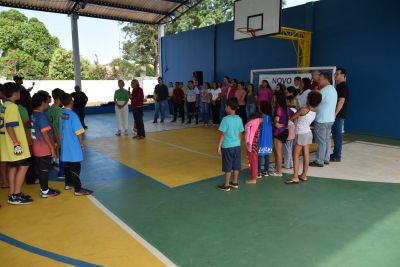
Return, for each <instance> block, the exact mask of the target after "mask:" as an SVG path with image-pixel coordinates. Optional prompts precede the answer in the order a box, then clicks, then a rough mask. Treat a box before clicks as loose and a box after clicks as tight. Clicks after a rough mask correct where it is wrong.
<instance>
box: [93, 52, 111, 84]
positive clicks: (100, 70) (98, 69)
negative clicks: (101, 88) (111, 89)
mask: <svg viewBox="0 0 400 267" xmlns="http://www.w3.org/2000/svg"><path fill="white" fill-rule="evenodd" d="M106 78H107V69H106V67H105V66H104V65H101V64H100V63H99V58H98V57H97V55H95V60H94V64H91V65H90V66H89V80H105V79H106Z"/></svg>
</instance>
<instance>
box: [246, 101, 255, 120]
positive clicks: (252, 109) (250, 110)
mask: <svg viewBox="0 0 400 267" xmlns="http://www.w3.org/2000/svg"><path fill="white" fill-rule="evenodd" d="M253 113H256V104H247V105H246V114H247V118H249V117H250V115H251V114H253Z"/></svg>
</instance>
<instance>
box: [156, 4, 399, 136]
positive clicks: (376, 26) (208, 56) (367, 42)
mask: <svg viewBox="0 0 400 267" xmlns="http://www.w3.org/2000/svg"><path fill="white" fill-rule="evenodd" d="M399 9H400V1H396V0H380V1H378V0H365V1H362V2H361V1H348V0H347V1H346V0H320V1H318V2H315V3H308V4H306V5H302V6H297V7H293V8H288V9H284V10H283V12H282V26H286V27H294V28H300V29H307V30H311V31H312V32H313V43H312V55H311V61H312V66H331V65H336V66H342V67H345V68H346V69H347V70H348V72H349V76H348V84H349V86H350V90H351V92H350V93H351V97H350V99H349V106H348V118H347V120H346V126H345V127H346V131H349V132H355V133H364V134H370V135H378V136H387V137H396V138H400V119H399V118H398V116H397V112H396V111H397V110H395V108H396V106H397V105H398V104H397V103H398V101H399V99H400V89H399V88H397V84H398V81H397V80H396V79H395V78H397V77H398V76H397V75H396V74H397V73H396V70H397V69H398V68H396V67H395V64H398V63H399V62H400V49H399V43H400V34H398V26H400V20H399V19H398V15H397V11H398V10H399ZM162 49H163V53H164V56H163V74H164V77H165V80H166V81H177V80H179V81H187V80H189V79H191V77H192V72H193V71H195V70H202V71H203V72H204V78H205V81H211V80H213V79H217V80H222V78H223V76H224V75H229V76H231V77H235V78H237V79H239V80H241V81H248V80H249V79H250V77H249V76H250V70H251V69H258V68H278V67H295V66H296V59H295V54H294V49H293V46H292V43H291V42H290V41H287V40H279V39H274V38H270V37H260V38H256V39H251V40H242V41H234V40H233V22H227V23H223V24H218V25H215V26H211V27H207V28H202V29H199V30H194V31H188V32H184V33H180V34H177V35H172V36H166V37H164V38H163V45H162Z"/></svg>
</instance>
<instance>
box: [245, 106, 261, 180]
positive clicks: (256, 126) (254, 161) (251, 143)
mask: <svg viewBox="0 0 400 267" xmlns="http://www.w3.org/2000/svg"><path fill="white" fill-rule="evenodd" d="M261 117H262V114H261V113H257V114H256V113H253V114H252V115H251V117H250V118H249V122H248V123H246V125H245V127H244V128H245V136H246V149H247V158H248V160H249V166H250V179H249V180H247V181H246V184H255V183H257V176H258V137H259V134H260V124H261V123H262V119H261Z"/></svg>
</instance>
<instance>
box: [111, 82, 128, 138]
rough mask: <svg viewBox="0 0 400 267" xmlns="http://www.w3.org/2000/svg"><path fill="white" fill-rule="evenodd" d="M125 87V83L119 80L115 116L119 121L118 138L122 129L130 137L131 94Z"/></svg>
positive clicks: (115, 96)
mask: <svg viewBox="0 0 400 267" xmlns="http://www.w3.org/2000/svg"><path fill="white" fill-rule="evenodd" d="M124 86H125V83H124V81H123V80H119V81H118V87H119V89H117V90H116V91H115V93H114V102H115V116H116V119H117V133H116V134H115V135H117V136H121V131H122V129H123V130H124V132H125V135H128V114H129V109H128V102H129V92H128V90H126V89H125V88H124Z"/></svg>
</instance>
